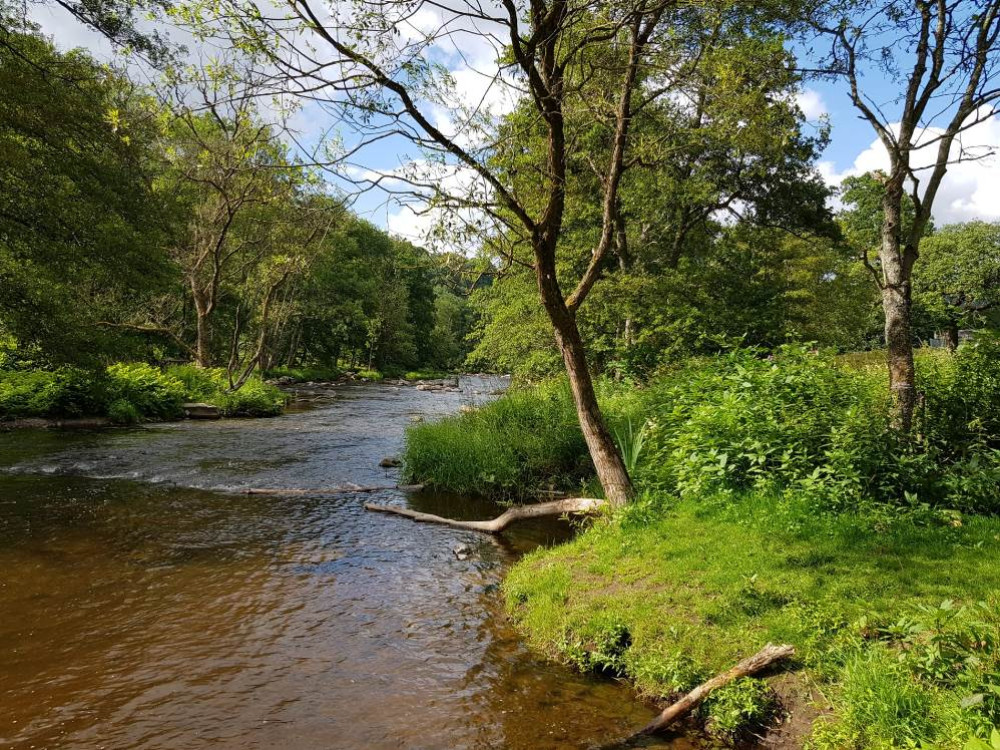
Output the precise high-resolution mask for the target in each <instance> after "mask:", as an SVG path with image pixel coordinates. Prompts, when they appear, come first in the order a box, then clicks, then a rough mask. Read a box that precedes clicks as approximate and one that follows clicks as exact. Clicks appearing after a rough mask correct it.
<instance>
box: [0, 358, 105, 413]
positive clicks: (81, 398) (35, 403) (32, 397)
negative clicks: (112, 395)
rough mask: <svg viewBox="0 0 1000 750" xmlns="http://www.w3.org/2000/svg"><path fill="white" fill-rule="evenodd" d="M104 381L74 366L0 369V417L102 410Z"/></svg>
mask: <svg viewBox="0 0 1000 750" xmlns="http://www.w3.org/2000/svg"><path fill="white" fill-rule="evenodd" d="M105 403H106V394H105V383H103V382H102V379H101V378H100V376H99V375H97V374H94V373H88V372H86V371H84V370H80V369H77V368H72V367H64V368H60V369H58V370H54V371H46V370H35V371H24V370H7V371H2V372H0V417H7V418H13V417H81V416H85V415H90V414H101V413H103V411H104V408H103V407H104V404H105Z"/></svg>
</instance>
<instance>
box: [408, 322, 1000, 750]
mask: <svg viewBox="0 0 1000 750" xmlns="http://www.w3.org/2000/svg"><path fill="white" fill-rule="evenodd" d="M998 354H1000V344H998V342H997V340H995V339H991V338H988V337H984V338H981V339H980V340H978V341H977V342H975V343H971V344H967V345H965V346H963V347H962V348H961V349H960V350H959V351H958V353H957V354H955V355H949V354H947V353H944V352H926V353H923V354H922V356H920V357H918V359H917V363H918V375H919V382H920V388H921V391H922V392H923V393H924V400H923V403H922V405H921V408H920V412H919V426H918V432H919V434H918V437H917V438H915V439H914V440H912V441H910V440H904V439H900V437H899V436H898V433H896V432H895V431H893V430H892V428H891V425H890V408H889V403H888V399H887V397H886V395H885V389H884V379H885V371H884V366H883V365H881V364H880V363H877V360H875V359H872V358H869V357H853V358H851V357H848V358H844V357H841V358H837V357H835V356H833V355H826V354H819V353H814V352H812V351H810V350H808V349H806V348H804V347H800V346H785V347H782V348H779V349H778V350H776V351H774V352H771V353H767V352H763V351H759V350H746V349H738V350H734V351H732V352H729V353H726V354H722V355H718V356H715V357H710V358H703V359H697V360H693V361H689V362H687V363H685V364H683V365H681V366H677V367H673V368H670V369H669V370H668V371H666V372H664V373H663V374H661V375H660V376H658V377H655V378H653V379H652V380H650V382H648V383H646V384H644V385H642V386H641V387H636V385H635V384H627V385H626V384H622V383H615V382H611V381H604V382H603V383H602V384H601V387H600V389H599V392H600V394H601V403H602V407H603V408H604V409H605V411H606V413H607V414H608V417H609V420H610V422H611V423H612V425H613V426H614V427H615V428H616V429H615V432H616V434H617V435H618V440H619V442H621V443H623V445H622V449H623V454H624V455H625V456H626V459H627V460H630V461H631V462H632V468H633V475H634V476H635V479H636V482H637V485H638V487H639V493H640V494H639V499H638V500H637V501H635V502H634V503H632V504H631V505H629V506H627V507H626V508H625V509H624V510H621V511H617V512H613V513H609V514H607V515H606V516H605V517H603V518H600V519H598V520H596V521H594V522H592V523H590V524H588V525H587V526H586V528H585V529H584V530H583V531H582V532H581V533H580V534H579V535H578V536H577V538H576V539H575V540H574V541H572V542H570V543H568V544H566V545H563V546H559V547H556V548H554V549H548V550H541V551H538V552H536V553H534V554H531V555H529V556H528V557H527V558H525V559H524V560H522V561H521V562H519V563H518V564H517V565H516V566H515V567H514V569H513V570H512V571H511V573H510V574H509V576H508V578H507V580H506V583H505V586H504V592H505V596H506V601H507V607H508V610H509V612H510V615H511V616H512V617H513V619H514V621H515V622H516V623H517V624H518V626H519V627H520V628H521V629H522V631H523V632H524V633H525V635H526V637H527V638H528V639H529V641H530V642H531V643H532V644H534V645H535V646H536V647H537V648H539V649H541V650H542V651H544V652H546V653H549V654H550V655H552V656H553V657H555V658H559V659H562V660H564V661H567V662H569V663H571V664H574V665H576V666H578V667H579V668H581V669H584V670H592V671H596V672H601V673H607V674H612V675H620V676H624V677H627V678H629V679H630V680H632V681H633V682H634V683H635V685H636V687H637V688H638V689H639V690H641V691H642V692H644V693H646V694H649V695H652V696H658V697H666V696H670V695H674V694H677V693H680V692H683V691H686V690H688V689H690V688H691V687H693V686H694V685H695V684H697V683H699V682H700V681H702V680H703V679H704V678H705V677H707V676H710V675H711V674H714V673H717V672H719V671H721V670H722V669H724V668H726V667H727V666H729V665H731V664H733V663H735V661H737V660H738V658H739V657H740V656H744V655H747V654H749V653H752V652H754V651H756V650H757V649H758V648H759V647H761V646H763V645H764V644H765V643H766V642H768V641H771V642H776V643H777V642H787V643H792V644H794V645H795V646H796V648H797V649H798V656H797V660H798V664H797V665H796V669H795V670H794V672H793V674H794V675H795V677H794V680H795V682H794V684H795V685H796V686H797V688H799V689H800V692H799V693H797V695H798V696H799V697H797V698H794V699H793V698H792V697H790V692H789V685H788V684H779V685H778V686H777V688H776V690H777V693H776V692H775V689H772V687H771V686H770V683H769V682H767V681H764V680H760V679H754V678H747V679H744V680H742V681H740V682H737V683H734V684H733V685H731V686H729V687H727V688H725V689H724V690H721V691H719V692H718V693H716V694H715V695H713V696H712V698H711V699H710V700H709V701H708V702H707V703H706V705H705V707H704V709H703V712H704V719H705V720H706V722H707V726H708V728H709V729H710V730H711V731H712V732H713V733H714V734H716V735H717V736H719V737H721V738H723V739H729V740H733V739H739V738H740V737H745V736H749V735H748V734H747V733H748V732H758V733H759V732H760V731H761V727H764V726H767V725H768V724H769V723H770V722H771V721H772V720H774V719H775V717H776V716H779V715H780V712H781V703H780V700H781V699H782V698H783V699H784V700H785V701H786V702H787V703H789V704H790V705H788V708H789V709H790V710H791V711H792V712H793V713H795V714H800V715H804V716H806V717H807V720H806V721H805V722H804V725H802V724H798V725H796V724H792V725H790V726H793V727H796V726H797V727H798V733H799V735H800V736H797V737H796V738H795V739H796V740H797V741H798V742H799V745H800V746H801V744H803V743H805V744H807V745H808V746H809V747H813V748H817V750H820V749H831V750H832V749H833V748H843V747H856V748H896V747H928V748H929V747H935V748H960V749H963V750H964V749H965V748H968V749H969V750H973V749H976V750H979V749H980V748H988V747H991V744H990V743H991V742H994V741H995V739H996V736H997V735H996V728H997V727H998V726H1000V651H998V648H997V647H998V646H1000V614H998V612H1000V609H998V606H1000V599H998V593H997V592H1000V568H998V567H997V566H996V565H992V564H990V561H991V560H995V559H996V555H997V554H998V552H1000V520H998V519H997V518H996V517H995V514H996V513H997V511H998V510H1000V493H998V491H997V488H998V487H1000V450H998V448H1000V357H998ZM629 443H631V445H629ZM405 466H406V472H407V474H408V478H409V479H410V480H411V481H417V480H419V481H421V482H426V483H430V484H433V485H435V486H439V487H442V488H448V489H455V490H460V491H475V492H483V493H491V494H500V495H503V496H507V497H511V496H517V495H528V494H531V493H532V492H533V490H534V489H535V488H537V487H539V486H549V485H554V486H557V487H561V488H564V489H575V488H578V486H579V484H580V483H581V481H582V482H584V483H587V484H589V486H588V488H587V489H588V490H589V491H595V486H594V482H593V481H592V477H591V474H590V473H589V472H588V471H587V460H586V447H585V445H584V443H583V441H582V438H581V436H580V433H579V429H578V428H577V427H576V425H575V420H574V418H573V410H572V401H571V397H570V395H569V393H568V388H567V387H566V386H565V385H564V384H562V383H560V382H550V383H546V384H544V385H541V386H537V387H532V388H526V389H519V390H516V391H514V392H512V393H511V394H510V395H508V396H505V397H503V398H502V399H500V400H499V401H497V402H495V403H493V404H490V405H488V406H485V407H483V408H481V409H479V410H477V411H476V412H473V413H469V414H463V415H460V416H456V417H452V418H447V419H444V420H442V421H440V422H437V423H429V424H421V425H417V426H414V427H412V428H411V429H410V431H409V435H408V440H407V450H406V454H405ZM802 692H806V693H808V694H809V696H810V697H809V698H808V699H803V698H802V697H801V693H802ZM793 693H794V691H793ZM810 704H812V705H810ZM813 718H815V721H811V720H812V719H813ZM991 738H992V739H991ZM790 746H791V745H790Z"/></svg>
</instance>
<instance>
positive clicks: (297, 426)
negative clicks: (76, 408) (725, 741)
mask: <svg viewBox="0 0 1000 750" xmlns="http://www.w3.org/2000/svg"><path fill="white" fill-rule="evenodd" d="M462 386H463V391H462V392H461V393H424V392H420V391H416V390H414V389H412V388H394V387H391V386H384V385H367V386H365V385H340V386H334V387H316V388H313V389H310V390H309V391H308V392H305V393H303V394H302V395H303V398H304V399H309V400H308V401H301V402H299V405H300V406H299V409H296V410H292V411H291V412H290V413H288V414H286V415H284V416H282V417H278V418H275V419H270V420H226V421H219V422H183V423H177V424H169V425H159V426H155V427H148V428H141V429H131V430H112V431H104V432H90V433H69V432H61V433H60V432H16V433H8V434H0V467H2V468H0V746H2V747H5V748H6V747H9V748H18V749H20V748H70V747H72V748H115V749H116V750H119V749H125V748H171V749H174V748H185V749H187V748H202V747H212V748H290V749H297V748H400V747H402V748H563V747H593V746H598V745H600V744H603V743H606V742H608V741H610V740H613V739H615V738H618V737H621V736H623V735H626V734H628V733H629V732H630V731H631V730H634V729H635V728H636V727H638V726H641V725H642V724H643V723H644V722H645V721H646V720H648V719H649V718H650V716H651V711H652V709H651V707H650V706H648V705H645V704H643V703H641V702H639V701H637V700H635V698H634V697H633V696H632V694H631V693H630V692H629V690H628V689H627V688H626V687H625V686H623V685H620V684H617V683H615V682H613V681H607V680H601V679H593V678H588V677H584V676H581V675H577V674H575V673H574V672H572V671H570V670H568V669H565V668H563V667H560V666H558V665H553V664H550V663H548V662H545V661H544V660H541V659H539V658H538V657H536V656H534V655H532V654H531V653H529V652H528V651H527V649H526V648H525V647H524V646H523V645H522V644H521V643H520V641H519V640H518V638H517V636H516V634H515V633H514V632H512V630H511V629H510V627H509V625H508V624H507V622H506V620H505V618H504V616H503V613H502V606H501V603H500V596H499V593H498V590H497V589H498V585H499V582H500V579H501V576H502V573H503V570H504V568H505V566H507V565H509V564H510V563H511V562H512V561H513V560H515V559H516V558H517V557H518V555H520V554H523V553H524V552H525V551H527V550H530V549H532V548H534V547H536V546H537V545H539V544H550V543H553V542H555V541H558V540H560V539H564V538H566V537H567V535H568V534H569V533H570V530H569V529H568V528H567V527H566V526H564V525H562V524H561V523H560V522H556V521H552V522H544V523H533V524H525V525H523V526H521V527H520V528H518V529H516V530H515V531H514V532H512V533H510V534H508V535H506V536H505V537H504V539H502V540H495V539H492V538H488V537H484V536H483V535H479V534H475V533H471V532H462V531H459V530H454V529H447V528H444V527H433V526H426V525H421V524H415V523H412V522H410V521H408V520H405V519H396V518H390V517H386V516H382V515H376V514H371V513H366V512H364V510H363V509H362V507H361V506H362V503H363V502H365V501H366V500H369V499H371V498H372V496H371V495H365V496H360V495H356V494H355V495H342V496H336V497H317V496H308V495H306V496H293V497H288V496H274V495H270V496H269V495H253V496H247V495H241V494H238V492H237V491H238V490H239V489H243V488H248V487H256V488H262V487H263V488H321V487H330V486H335V485H342V484H345V483H348V482H351V483H357V484H361V485H376V484H377V485H382V484H394V483H395V481H396V479H397V476H396V473H395V471H393V470H389V471H386V470H384V469H380V468H379V467H378V462H379V460H380V459H381V458H382V457H384V456H387V455H392V454H396V453H398V452H399V450H400V448H401V441H402V435H403V430H404V429H405V427H406V425H407V424H408V423H409V422H410V420H411V419H412V418H414V417H415V416H422V417H430V418H433V417H434V416H435V415H441V414H446V413H450V412H454V411H457V409H458V408H459V407H460V406H461V405H462V404H463V403H470V402H476V401H477V400H479V401H481V400H483V399H485V398H488V396H487V395H485V394H486V393H487V392H489V391H492V390H494V389H495V388H496V387H497V383H494V382H489V381H484V380H463V382H462ZM375 498H376V499H377V500H379V501H381V502H409V503H410V504H411V505H412V506H414V507H418V508H420V509H421V510H429V511H432V512H435V513H439V514H442V515H452V516H456V517H487V516H490V515H493V514H494V513H496V512H497V511H496V508H495V506H493V505H492V504H490V503H486V502H483V501H471V500H469V499H461V498H449V497H441V496H434V495H429V494H420V495H412V496H409V497H404V496H403V495H402V494H401V493H399V492H397V491H395V490H392V491H385V492H381V493H378V494H377V495H376V496H375ZM458 544H467V545H470V546H471V547H472V549H473V553H472V555H471V556H470V558H469V559H467V560H459V559H457V558H456V556H455V555H454V553H453V548H454V547H455V546H456V545H458ZM660 746H661V747H668V746H669V747H673V748H681V747H689V745H688V744H687V743H686V742H685V741H683V740H677V741H675V742H674V743H673V744H670V745H667V744H661V745H660Z"/></svg>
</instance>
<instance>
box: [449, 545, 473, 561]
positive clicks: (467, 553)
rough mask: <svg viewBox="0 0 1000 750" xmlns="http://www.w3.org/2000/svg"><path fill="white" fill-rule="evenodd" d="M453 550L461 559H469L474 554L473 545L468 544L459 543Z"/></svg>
mask: <svg viewBox="0 0 1000 750" xmlns="http://www.w3.org/2000/svg"><path fill="white" fill-rule="evenodd" d="M451 552H452V554H453V555H455V557H456V558H457V559H459V560H468V559H469V558H470V557H471V556H472V547H470V546H469V545H468V544H458V545H456V546H455V547H454V548H453V549H452V550H451Z"/></svg>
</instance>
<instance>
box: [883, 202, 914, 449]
mask: <svg viewBox="0 0 1000 750" xmlns="http://www.w3.org/2000/svg"><path fill="white" fill-rule="evenodd" d="M896 192H897V191H894V190H893V189H892V187H888V188H887V190H886V198H885V201H884V202H883V209H884V219H883V224H882V241H881V246H880V248H879V261H880V262H881V264H882V274H883V286H882V309H883V311H884V312H885V346H886V355H887V358H888V364H889V393H890V396H891V398H892V424H893V427H895V428H896V429H897V430H899V431H900V432H904V433H907V432H909V431H910V428H911V427H912V426H913V411H914V409H915V407H916V403H917V387H916V371H915V368H914V365H913V334H912V325H911V310H912V305H911V297H910V292H911V270H912V267H913V260H915V258H912V259H911V257H909V256H910V255H911V252H910V248H909V247H907V248H906V249H905V250H904V251H903V252H900V242H899V233H900V219H901V215H902V211H901V204H902V187H901V185H900V187H899V190H898V195H896V194H895V193H896Z"/></svg>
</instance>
